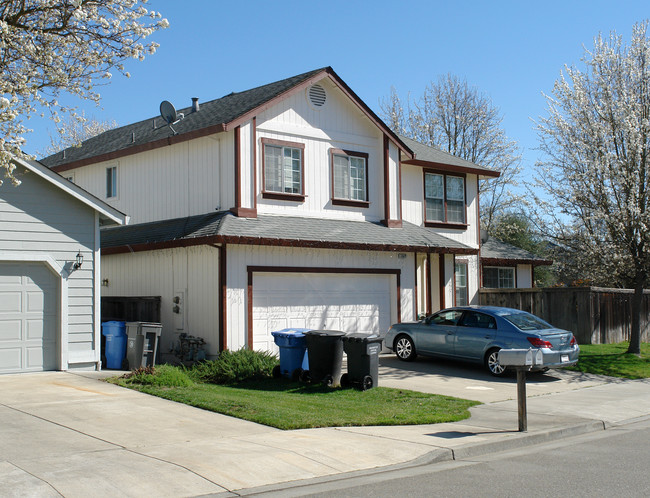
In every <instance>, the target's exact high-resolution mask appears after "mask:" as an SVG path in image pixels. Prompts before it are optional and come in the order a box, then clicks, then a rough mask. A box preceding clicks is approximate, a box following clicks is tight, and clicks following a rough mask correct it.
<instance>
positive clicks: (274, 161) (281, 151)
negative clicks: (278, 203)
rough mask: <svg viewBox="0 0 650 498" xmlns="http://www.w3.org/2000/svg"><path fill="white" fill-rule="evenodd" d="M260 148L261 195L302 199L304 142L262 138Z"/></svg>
mask: <svg viewBox="0 0 650 498" xmlns="http://www.w3.org/2000/svg"><path fill="white" fill-rule="evenodd" d="M262 148H263V151H262V176H263V186H264V187H263V190H262V197H265V198H270V199H282V200H297V201H302V200H304V198H305V191H304V172H305V165H304V155H305V154H304V152H305V144H301V143H296V142H285V141H282V140H274V139H270V138H263V139H262Z"/></svg>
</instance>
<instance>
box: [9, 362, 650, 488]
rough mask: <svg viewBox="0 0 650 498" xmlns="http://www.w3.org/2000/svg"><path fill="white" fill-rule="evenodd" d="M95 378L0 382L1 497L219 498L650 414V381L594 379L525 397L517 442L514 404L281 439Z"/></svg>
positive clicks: (498, 447) (32, 377) (54, 376)
mask: <svg viewBox="0 0 650 498" xmlns="http://www.w3.org/2000/svg"><path fill="white" fill-rule="evenodd" d="M105 375H106V373H104V372H88V373H62V372H49V373H40V374H21V375H5V376H0V419H1V420H2V424H0V452H1V455H2V456H1V457H0V492H1V494H2V495H3V496H26V495H29V496H33V495H38V496H61V495H63V496H66V497H76V496H89V495H92V496H115V495H121V496H152V495H155V496H197V495H203V494H218V493H224V494H225V495H228V494H231V493H236V492H237V491H238V490H244V489H250V488H255V487H260V486H263V487H265V489H269V487H273V486H277V487H278V488H281V487H283V486H286V485H288V484H282V483H288V482H290V481H291V482H295V481H298V480H304V479H313V478H319V477H321V478H322V477H327V476H335V475H338V474H341V473H348V472H359V471H371V469H376V468H378V467H385V466H395V465H398V466H399V465H410V464H413V463H423V462H434V461H445V460H451V459H462V458H467V457H471V456H473V455H479V454H485V453H488V452H495V451H502V450H506V449H513V448H518V447H522V446H525V445H531V444H537V443H540V442H546V441H550V440H554V439H559V438H562V437H567V436H572V435H577V434H580V433H585V432H589V431H596V430H604V429H605V428H607V427H608V426H610V425H615V424H621V423H625V422H626V421H628V420H631V419H638V418H641V417H647V416H650V381H648V380H642V381H620V380H614V379H610V378H606V377H602V378H591V379H589V382H586V383H585V384H584V385H580V386H578V385H572V386H571V387H572V389H565V390H561V392H552V393H548V394H542V395H538V396H531V395H530V393H529V397H528V432H527V433H519V432H517V403H516V400H515V399H509V400H502V401H494V402H490V403H487V404H484V405H480V406H477V407H474V408H473V409H472V417H471V418H470V419H468V420H465V421H462V422H457V423H450V424H435V425H423V426H397V427H347V428H324V429H306V430H298V431H280V430H277V429H272V428H269V427H265V426H261V425H257V424H254V423H251V422H246V421H242V420H238V419H234V418H231V417H226V416H223V415H219V414H215V413H211V412H206V411H204V410H200V409H196V408H192V407H189V406H185V405H181V404H178V403H173V402H170V401H166V400H163V399H159V398H155V397H152V396H147V395H144V394H140V393H137V392H134V391H130V390H127V389H122V388H119V387H116V386H114V385H112V384H107V383H105V382H100V381H99V379H100V378H101V377H102V376H105ZM509 387H512V388H513V390H512V397H514V396H515V391H514V385H511V386H505V388H506V389H508V388H509ZM477 392H479V393H480V392H481V391H480V390H479V391H477Z"/></svg>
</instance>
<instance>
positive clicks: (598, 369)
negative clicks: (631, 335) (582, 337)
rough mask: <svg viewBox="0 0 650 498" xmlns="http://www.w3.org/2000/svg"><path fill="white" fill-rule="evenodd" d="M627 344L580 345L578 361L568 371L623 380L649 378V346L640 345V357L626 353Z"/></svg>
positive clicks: (645, 344)
mask: <svg viewBox="0 0 650 498" xmlns="http://www.w3.org/2000/svg"><path fill="white" fill-rule="evenodd" d="M627 347H628V343H627V342H620V343H618V344H581V345H580V360H579V361H578V364H577V365H576V366H575V367H571V368H570V369H569V370H577V371H579V372H585V373H591V374H599V375H609V376H612V377H622V378H625V379H645V378H648V377H650V344H648V343H642V344H641V357H640V358H639V357H638V356H636V355H633V354H628V353H626V351H627Z"/></svg>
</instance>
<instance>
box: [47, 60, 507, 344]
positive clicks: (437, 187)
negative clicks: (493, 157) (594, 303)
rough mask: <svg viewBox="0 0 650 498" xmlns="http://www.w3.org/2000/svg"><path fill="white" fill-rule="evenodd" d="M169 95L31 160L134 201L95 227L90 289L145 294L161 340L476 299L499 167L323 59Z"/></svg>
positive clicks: (379, 317) (256, 337)
mask: <svg viewBox="0 0 650 498" xmlns="http://www.w3.org/2000/svg"><path fill="white" fill-rule="evenodd" d="M163 107H165V106H163ZM166 107H167V108H168V107H169V106H166ZM181 112H182V114H183V117H182V119H180V120H178V121H177V122H176V123H174V124H172V125H171V126H168V124H167V122H166V121H165V120H164V119H163V118H162V117H156V118H153V119H151V118H150V119H147V120H145V121H141V122H139V123H134V124H131V125H128V126H124V127H121V128H117V129H114V130H110V131H107V132H105V133H103V134H101V135H99V136H97V137H94V138H92V139H90V140H88V141H86V142H84V143H83V144H82V146H81V147H77V148H70V149H67V150H65V151H63V152H60V153H57V154H55V155H53V156H50V157H48V158H46V159H44V160H43V162H44V163H45V164H46V165H48V166H49V167H51V168H52V169H54V170H55V171H57V172H59V173H61V174H62V175H64V176H66V177H68V178H69V179H71V180H72V181H74V182H75V183H77V184H78V185H80V186H82V187H83V188H85V189H87V190H88V191H90V192H93V193H94V194H96V195H98V196H100V197H101V198H102V199H104V200H105V201H106V202H107V203H108V204H110V205H112V206H114V207H115V208H116V209H119V210H120V211H122V212H125V213H127V214H128V215H129V216H130V217H131V224H130V225H129V226H125V227H120V228H117V229H107V230H103V231H102V234H101V244H102V266H101V273H102V275H101V276H102V295H105V296H160V297H161V299H162V317H161V320H162V323H163V337H162V347H163V348H166V347H167V346H168V345H169V343H170V342H171V341H173V340H174V339H175V338H176V337H177V334H178V333H181V332H187V333H189V334H192V335H195V336H200V337H203V338H204V339H205V340H206V341H207V343H208V353H209V354H210V355H214V354H216V353H217V352H218V351H219V350H222V349H225V348H228V349H233V350H235V349H239V348H242V347H249V348H253V349H264V350H273V349H274V347H275V346H274V345H273V338H272V336H271V334H270V333H271V332H272V331H274V330H279V329H283V328H285V327H308V328H328V329H340V330H344V331H359V332H368V333H370V332H375V333H376V332H380V331H384V330H386V329H387V328H388V327H389V326H390V324H391V323H393V322H397V321H400V320H411V319H415V318H416V317H417V316H418V314H420V313H425V312H432V311H435V310H437V309H439V308H442V307H445V306H450V305H453V304H461V303H463V304H464V303H477V302H478V297H477V296H478V288H479V282H480V278H479V262H478V252H479V245H480V237H479V219H478V212H479V198H478V182H479V180H480V179H484V178H490V177H495V176H498V173H497V172H494V171H492V170H489V169H485V168H482V167H479V166H477V165H475V164H472V163H470V162H468V161H464V160H462V159H459V158H456V157H454V156H451V155H449V154H446V153H443V152H440V151H437V150H435V149H432V148H429V147H426V146H423V145H421V144H419V143H417V142H415V141H412V140H409V139H407V138H404V137H400V136H398V135H396V134H395V133H394V132H393V131H391V130H390V129H389V128H388V127H387V126H386V124H384V123H383V122H382V121H381V119H379V118H378V117H377V116H376V115H375V113H374V112H373V111H372V110H371V109H370V108H369V107H368V106H367V105H366V104H365V103H364V102H363V101H362V100H361V99H360V98H359V97H358V96H357V95H356V94H355V93H354V92H353V91H352V90H351V89H350V88H349V87H348V86H347V85H346V83H345V82H344V81H343V80H342V79H341V78H340V77H339V76H338V75H337V74H336V73H335V72H334V71H333V70H332V68H330V67H326V68H323V69H317V70H315V71H310V72H308V73H304V74H300V75H298V76H294V77H291V78H288V79H285V80H282V81H277V82H275V83H271V84H268V85H264V86H261V87H258V88H253V89H251V90H247V91H243V92H239V93H231V94H229V95H226V96H224V97H222V98H220V99H217V100H213V101H210V102H205V103H200V102H198V99H193V101H192V106H191V107H188V108H185V109H181ZM180 117H181V116H180V115H179V118H180Z"/></svg>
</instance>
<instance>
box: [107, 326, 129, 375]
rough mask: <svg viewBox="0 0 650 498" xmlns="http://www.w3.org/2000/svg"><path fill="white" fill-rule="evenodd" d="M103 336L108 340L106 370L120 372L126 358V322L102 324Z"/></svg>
mask: <svg viewBox="0 0 650 498" xmlns="http://www.w3.org/2000/svg"><path fill="white" fill-rule="evenodd" d="M102 335H103V336H104V337H105V338H106V345H105V347H104V355H105V356H106V368H112V369H114V370H120V369H121V368H122V360H124V357H125V356H126V341H127V335H126V322H116V321H112V322H104V323H102Z"/></svg>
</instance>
